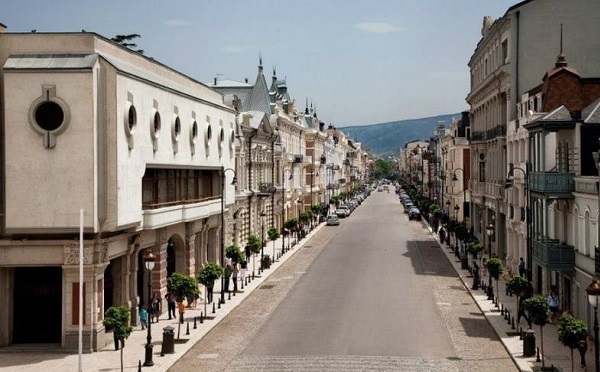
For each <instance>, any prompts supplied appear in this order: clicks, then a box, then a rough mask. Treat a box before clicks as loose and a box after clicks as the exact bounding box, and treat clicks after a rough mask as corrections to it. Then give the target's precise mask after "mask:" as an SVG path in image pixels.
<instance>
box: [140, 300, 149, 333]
mask: <svg viewBox="0 0 600 372" xmlns="http://www.w3.org/2000/svg"><path fill="white" fill-rule="evenodd" d="M140 324H141V325H142V330H144V329H146V327H148V311H147V310H146V306H142V309H141V310H140Z"/></svg>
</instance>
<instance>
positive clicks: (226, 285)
mask: <svg viewBox="0 0 600 372" xmlns="http://www.w3.org/2000/svg"><path fill="white" fill-rule="evenodd" d="M231 272H232V270H231V261H229V260H228V261H227V264H226V265H225V272H224V273H223V279H225V283H224V288H223V290H224V291H225V292H229V278H230V277H231Z"/></svg>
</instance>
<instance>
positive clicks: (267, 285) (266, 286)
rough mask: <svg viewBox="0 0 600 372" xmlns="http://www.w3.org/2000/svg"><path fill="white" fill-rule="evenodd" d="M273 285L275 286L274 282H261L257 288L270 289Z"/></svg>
mask: <svg viewBox="0 0 600 372" xmlns="http://www.w3.org/2000/svg"><path fill="white" fill-rule="evenodd" d="M273 287H275V284H263V285H261V286H260V287H258V289H272V288H273Z"/></svg>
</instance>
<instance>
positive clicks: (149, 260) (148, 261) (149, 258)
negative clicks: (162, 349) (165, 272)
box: [144, 250, 156, 367]
mask: <svg viewBox="0 0 600 372" xmlns="http://www.w3.org/2000/svg"><path fill="white" fill-rule="evenodd" d="M155 263H156V256H155V255H154V253H152V251H151V250H148V253H146V255H145V256H144V264H145V265H146V269H148V306H146V307H147V308H148V313H150V306H152V270H153V269H154V264H155ZM151 329H152V318H150V321H149V322H148V335H147V336H146V341H147V342H146V358H145V360H144V366H146V367H152V366H153V365H154V362H153V361H152V347H153V346H152V332H151Z"/></svg>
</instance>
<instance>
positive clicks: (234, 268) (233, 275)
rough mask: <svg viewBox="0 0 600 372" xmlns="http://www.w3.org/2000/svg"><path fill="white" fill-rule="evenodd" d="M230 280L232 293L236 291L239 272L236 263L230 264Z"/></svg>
mask: <svg viewBox="0 0 600 372" xmlns="http://www.w3.org/2000/svg"><path fill="white" fill-rule="evenodd" d="M231 266H232V267H231V279H232V280H233V291H234V292H237V290H238V281H237V280H238V273H239V272H240V269H238V265H237V262H233V263H232V264H231Z"/></svg>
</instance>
